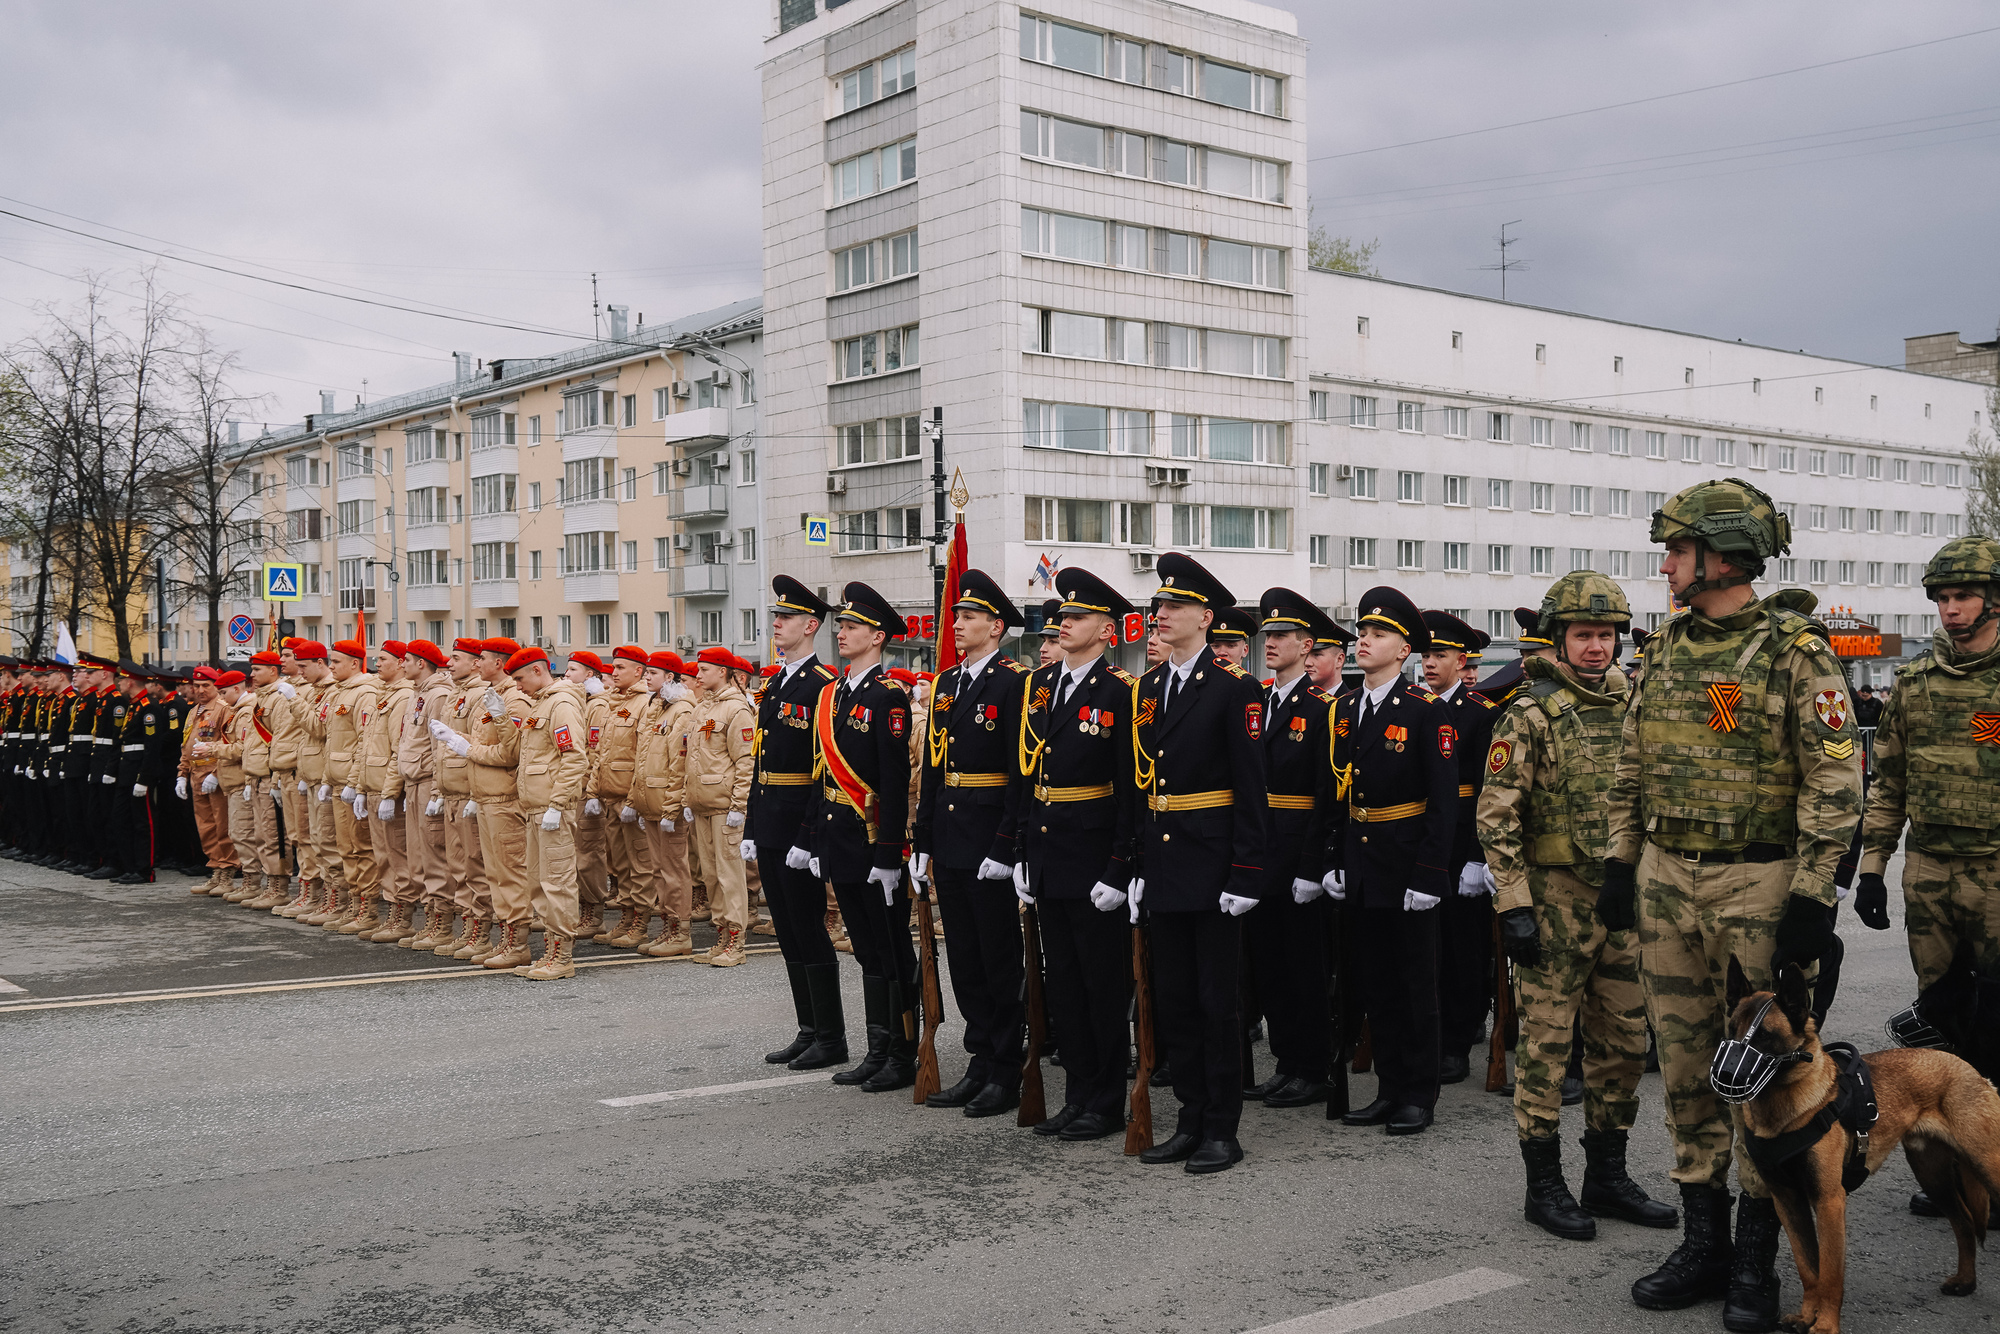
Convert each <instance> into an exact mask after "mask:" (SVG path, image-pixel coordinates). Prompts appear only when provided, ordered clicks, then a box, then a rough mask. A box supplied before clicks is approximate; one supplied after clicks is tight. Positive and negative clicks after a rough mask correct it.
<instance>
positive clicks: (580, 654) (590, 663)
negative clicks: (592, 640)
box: [569, 648, 605, 676]
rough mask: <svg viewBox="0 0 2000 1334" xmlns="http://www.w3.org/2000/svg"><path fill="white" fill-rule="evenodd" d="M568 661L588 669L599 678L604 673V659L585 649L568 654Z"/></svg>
mask: <svg viewBox="0 0 2000 1334" xmlns="http://www.w3.org/2000/svg"><path fill="white" fill-rule="evenodd" d="M569 660H570V661H571V662H580V663H582V664H583V665H584V666H586V667H588V668H590V670H591V671H593V672H596V673H597V674H598V675H599V676H602V675H604V672H605V667H604V659H602V658H600V657H598V656H597V655H596V654H595V653H592V652H591V651H590V650H589V649H587V648H580V649H578V650H577V651H576V652H574V653H572V654H570V655H569Z"/></svg>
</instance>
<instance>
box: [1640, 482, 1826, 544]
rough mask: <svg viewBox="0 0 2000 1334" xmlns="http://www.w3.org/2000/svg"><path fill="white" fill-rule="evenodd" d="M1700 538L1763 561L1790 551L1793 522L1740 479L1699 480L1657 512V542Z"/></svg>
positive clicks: (1655, 515) (1705, 541) (1654, 526)
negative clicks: (1682, 538)
mask: <svg viewBox="0 0 2000 1334" xmlns="http://www.w3.org/2000/svg"><path fill="white" fill-rule="evenodd" d="M1677 537H1692V538H1696V539H1698V540H1699V541H1701V542H1702V543H1704V544H1705V545H1706V546H1708V547H1709V549H1710V550H1713V551H1719V552H1721V553H1722V554H1723V555H1725V556H1730V557H1748V558H1749V561H1750V562H1751V563H1754V564H1757V565H1762V564H1763V563H1764V562H1765V561H1767V560H1769V559H1770V558H1771V557H1773V556H1782V555H1784V554H1785V553H1786V552H1787V551H1790V550H1791V549H1792V521H1791V520H1790V519H1788V518H1787V517H1785V514H1784V512H1783V511H1781V510H1780V509H1779V508H1778V507H1777V505H1775V504H1774V503H1772V500H1771V498H1770V497H1769V496H1767V495H1765V494H1764V493H1763V492H1762V491H1759V490H1758V489H1757V488H1756V487H1754V486H1752V485H1750V483H1748V482H1746V481H1744V480H1743V479H1742V478H1740V477H1725V478H1723V479H1722V480H1721V481H1713V480H1711V481H1706V482H1699V483H1697V484H1695V485H1694V486H1691V487H1689V488H1687V489H1686V490H1685V491H1682V492H1679V493H1678V494H1676V495H1675V496H1674V497H1673V499H1671V500H1669V501H1668V502H1667V503H1666V504H1665V505H1664V506H1663V507H1661V508H1660V509H1657V510H1654V511H1653V531H1652V536H1651V539H1650V540H1652V541H1654V542H1670V541H1672V540H1673V539H1674V538H1677Z"/></svg>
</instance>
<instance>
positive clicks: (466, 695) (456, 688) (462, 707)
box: [424, 673, 486, 797]
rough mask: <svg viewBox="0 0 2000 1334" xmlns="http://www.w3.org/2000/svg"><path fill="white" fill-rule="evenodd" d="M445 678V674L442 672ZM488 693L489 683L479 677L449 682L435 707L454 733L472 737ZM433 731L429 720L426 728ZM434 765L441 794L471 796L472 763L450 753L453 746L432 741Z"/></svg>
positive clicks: (440, 718) (435, 714)
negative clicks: (483, 699) (483, 701)
mask: <svg viewBox="0 0 2000 1334" xmlns="http://www.w3.org/2000/svg"><path fill="white" fill-rule="evenodd" d="M439 675H441V676H442V675H444V673H439ZM485 694H486V684H485V682H483V681H481V680H480V679H479V678H478V676H476V675H475V676H468V677H467V678H466V679H465V680H463V681H450V680H447V682H446V684H445V686H444V698H443V699H442V700H441V701H440V702H439V703H438V704H437V705H436V706H435V707H436V710H437V712H436V713H434V714H433V715H432V717H435V718H437V719H438V720H439V721H441V722H442V723H444V725H445V726H446V727H449V728H450V729H451V730H452V731H454V732H456V733H458V734H459V735H460V736H462V737H470V736H471V735H472V724H473V723H474V722H475V721H477V716H478V714H477V711H478V709H479V708H480V703H479V701H480V699H481V698H482V697H484V695H485ZM424 730H425V732H426V733H428V732H429V731H430V724H429V723H428V721H427V722H426V723H425V725H424ZM432 745H433V750H432V754H431V762H432V764H434V765H435V766H436V773H437V785H438V791H439V792H442V793H443V794H444V795H445V796H447V797H470V796H471V795H472V761H471V760H468V759H466V758H465V757H464V756H462V755H454V754H452V753H451V749H450V747H448V746H446V745H445V744H444V743H443V742H442V741H433V742H432Z"/></svg>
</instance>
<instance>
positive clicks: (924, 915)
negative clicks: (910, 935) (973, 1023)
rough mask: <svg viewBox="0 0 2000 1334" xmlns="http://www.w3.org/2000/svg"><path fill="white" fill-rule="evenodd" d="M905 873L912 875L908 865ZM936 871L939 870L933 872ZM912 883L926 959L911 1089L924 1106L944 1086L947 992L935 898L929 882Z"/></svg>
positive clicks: (912, 1096)
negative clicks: (941, 1052)
mask: <svg viewBox="0 0 2000 1334" xmlns="http://www.w3.org/2000/svg"><path fill="white" fill-rule="evenodd" d="M904 874H905V875H908V874H909V871H908V868H907V867H906V868H905V869H904ZM933 874H935V872H933ZM910 887H911V889H912V891H913V892H914V893H915V894H916V899H917V940H918V942H919V944H918V947H917V954H918V956H919V958H920V959H921V960H922V974H921V977H922V980H921V981H920V982H919V984H918V985H919V986H920V987H921V988H922V991H923V1005H924V1032H923V1037H922V1038H921V1039H920V1040H919V1041H918V1043H917V1082H916V1085H915V1087H914V1088H912V1089H911V1091H910V1101H912V1102H914V1103H916V1104H917V1105H918V1106H919V1107H921V1106H922V1105H923V1103H924V1099H926V1098H928V1097H930V1096H931V1094H933V1093H936V1092H937V1091H938V1090H939V1089H941V1088H943V1087H944V1081H943V1080H942V1079H940V1078H939V1077H938V1063H937V1035H938V1027H939V1026H940V1025H941V1024H942V1023H943V1022H944V993H943V991H942V990H941V989H940V988H939V986H938V966H937V939H936V937H935V936H933V935H932V934H931V930H932V928H931V899H930V895H929V893H928V892H926V888H925V885H924V883H923V882H922V881H920V880H918V879H917V878H916V877H915V876H911V877H910Z"/></svg>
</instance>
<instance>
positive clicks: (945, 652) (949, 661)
mask: <svg viewBox="0 0 2000 1334" xmlns="http://www.w3.org/2000/svg"><path fill="white" fill-rule="evenodd" d="M965 566H966V560H965V523H964V521H963V520H960V521H959V522H958V523H957V524H956V525H954V526H953V528H952V530H951V558H950V559H949V560H947V561H946V562H945V567H944V600H943V601H942V602H940V603H939V604H938V618H937V650H936V654H937V670H939V671H943V670H944V669H945V668H947V667H955V666H957V665H958V641H957V640H956V639H953V638H952V634H951V622H952V615H951V609H952V607H953V605H954V604H956V603H957V602H958V577H959V576H960V575H962V574H964V573H965Z"/></svg>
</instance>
